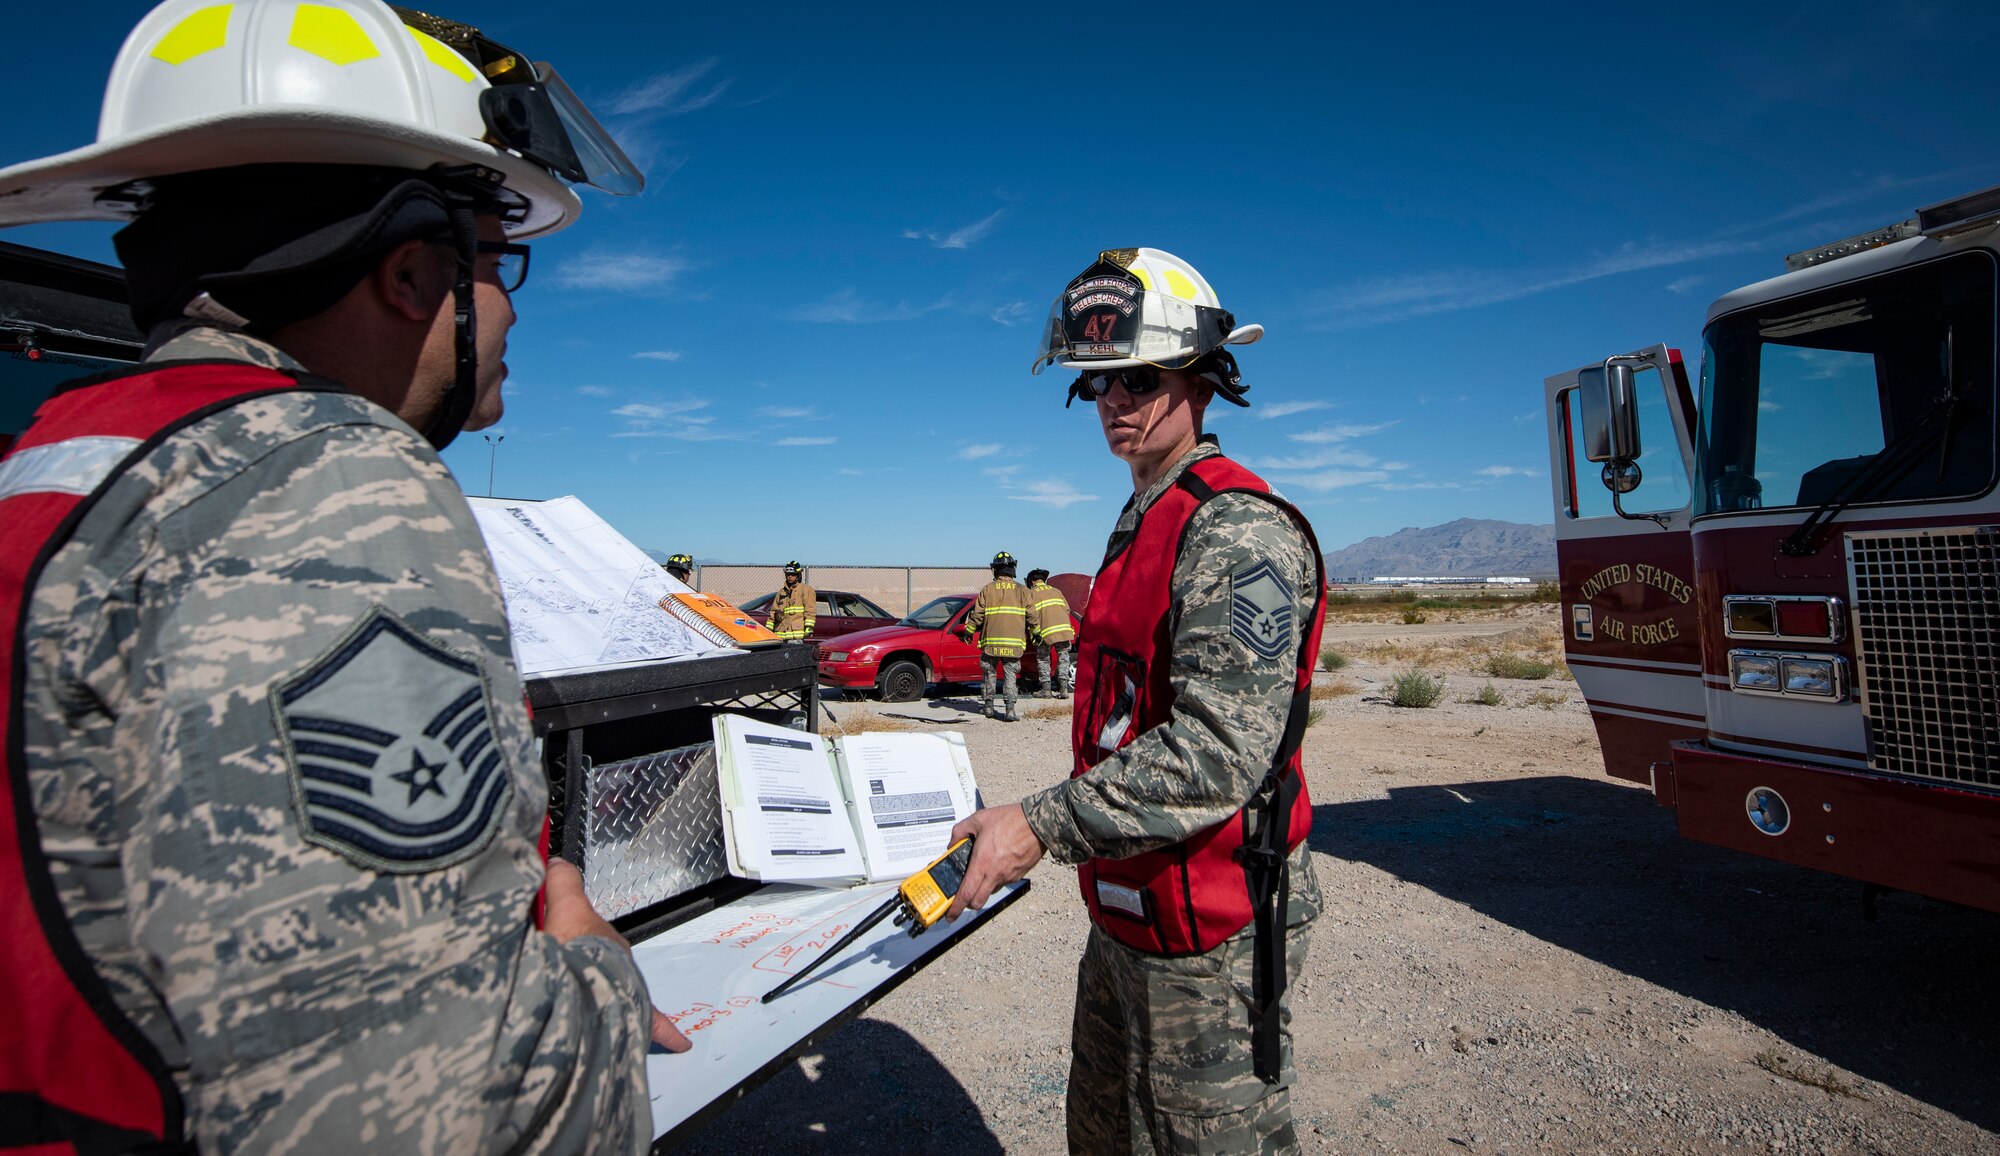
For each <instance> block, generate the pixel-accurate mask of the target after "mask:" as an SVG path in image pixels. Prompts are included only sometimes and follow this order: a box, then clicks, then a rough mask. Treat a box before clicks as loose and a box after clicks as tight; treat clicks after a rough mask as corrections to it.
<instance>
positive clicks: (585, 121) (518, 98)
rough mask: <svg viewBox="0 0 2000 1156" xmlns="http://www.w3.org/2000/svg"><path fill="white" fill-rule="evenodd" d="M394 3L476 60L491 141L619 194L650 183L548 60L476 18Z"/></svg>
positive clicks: (408, 20) (413, 23) (412, 21)
mask: <svg viewBox="0 0 2000 1156" xmlns="http://www.w3.org/2000/svg"><path fill="white" fill-rule="evenodd" d="M395 11H396V14H397V15H398V16H400V17H401V18H402V20H403V22H404V23H405V24H408V25H409V26H410V27H412V28H416V29H419V30H420V31H422V32H423V33H425V34H426V35H428V36H431V37H433V38H435V39H436V40H438V41H440V42H441V43H443V44H446V45H448V46H450V47H451V48H452V49H454V50H456V51H457V52H458V53H459V54H460V55H462V56H464V57H465V58H466V59H467V60H469V61H471V62H472V64H473V65H474V66H475V67H477V68H478V69H479V71H480V73H481V74H483V75H484V76H485V77H486V79H487V81H488V83H490V84H491V85H492V87H491V88H489V89H487V90H486V91H484V92H482V93H480V94H479V112H480V116H481V117H483V118H484V119H485V121H486V132H487V136H488V138H489V139H490V141H491V143H493V144H494V145H496V146H498V147H500V148H504V149H511V150H513V151H514V152H517V153H519V154H521V155H522V156H523V157H526V158H527V159H529V160H531V161H533V162H535V163H536V164H538V165H541V166H542V167H544V168H546V169H548V170H549V171H551V172H553V173H555V174H556V175H557V176H560V177H562V178H563V179H564V180H566V181H570V182H573V183H575V184H585V185H591V186H593V187H595V188H598V189H602V190H603V191H605V192H607V193H610V194H612V195H614V196H620V197H623V196H630V195H632V194H634V193H637V192H639V191H640V190H641V189H643V188H645V187H646V178H645V175H644V174H642V173H641V172H640V171H639V168H638V166H637V165H634V164H633V163H632V160H631V158H629V157H627V156H626V155H625V150H624V149H621V148H619V147H618V142H617V141H616V140H613V139H612V136H611V134H610V133H609V132H607V131H605V129H604V126H603V125H601V124H599V123H597V118H596V117H594V116H592V115H591V113H590V109H588V108H587V107H585V106H584V103H583V99H582V98H581V97H579V96H577V95H576V93H575V91H573V90H572V89H571V88H570V86H569V85H568V84H566V83H564V82H563V78H562V77H561V76H559V75H558V74H557V73H556V70H555V69H554V68H553V67H551V66H550V65H549V64H548V63H547V62H545V61H534V62H531V61H530V60H529V59H528V58H527V57H526V56H525V55H523V54H521V53H519V52H516V51H514V50H513V49H511V48H508V47H507V46H506V45H504V44H501V43H499V42H498V41H494V40H490V39H488V38H487V37H486V35H485V34H484V33H482V32H480V31H479V29H477V28H474V27H472V26H470V25H467V24H460V23H458V22H457V21H453V20H446V19H443V18H442V17H437V16H432V15H430V14H428V13H425V12H418V11H415V10H413V9H410V8H403V7H398V8H396V9H395Z"/></svg>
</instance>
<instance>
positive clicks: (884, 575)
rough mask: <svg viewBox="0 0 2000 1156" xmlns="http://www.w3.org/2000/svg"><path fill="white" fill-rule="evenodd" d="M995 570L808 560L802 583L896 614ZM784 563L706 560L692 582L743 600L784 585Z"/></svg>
mask: <svg viewBox="0 0 2000 1156" xmlns="http://www.w3.org/2000/svg"><path fill="white" fill-rule="evenodd" d="M992 577H993V572H992V571H991V570H990V569H988V568H987V567H984V566H808V567H806V584H807V585H809V586H811V587H813V588H814V589H816V590H845V591H847V592H848V593H850V594H859V595H861V596H862V597H863V598H866V599H868V600H869V601H870V602H873V603H874V604H875V605H877V606H880V607H881V608H882V609H884V610H887V611H888V612H889V613H891V614H894V615H897V616H898V617H900V616H902V615H905V614H908V613H909V612H910V611H912V610H915V609H916V608H917V607H919V606H922V605H923V604H924V603H926V602H929V601H930V600H931V599H933V598H936V597H939V596H940V595H944V594H966V593H970V592H973V591H976V590H978V589H979V588H980V587H981V586H984V585H986V583H987V582H988V581H990V580H991V579H992ZM784 582H785V568H784V566H783V565H782V564H780V565H775V566H752V565H743V566H739V565H733V564H731V565H723V564H716V565H708V566H699V567H696V569H695V575H694V588H695V589H696V590H700V591H703V592H704V593H708V594H713V595H715V596H716V597H718V598H721V599H723V600H725V601H727V602H729V603H731V604H732V605H736V606H741V605H742V604H743V603H745V602H748V601H750V600H751V599H753V598H759V597H762V596H763V595H766V594H770V593H773V592H774V591H776V590H777V589H778V587H780V586H782V585H784Z"/></svg>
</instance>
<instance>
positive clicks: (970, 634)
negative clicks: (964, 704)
mask: <svg viewBox="0 0 2000 1156" xmlns="http://www.w3.org/2000/svg"><path fill="white" fill-rule="evenodd" d="M1018 565H1019V563H1018V562H1016V561H1015V559H1014V556H1013V555H1012V554H1009V553H1008V552H1007V551H1005V550H1002V551H1000V552H999V553H998V554H995V555H993V581H991V582H988V583H987V584H986V585H985V586H982V587H980V590H979V595H978V596H977V597H976V598H974V599H973V600H972V609H971V610H969V611H967V612H966V615H965V622H964V624H963V627H962V629H963V630H964V631H965V637H966V638H968V639H974V640H977V642H978V643H979V709H980V710H981V711H982V712H984V713H985V714H987V715H991V716H992V717H993V718H997V719H1001V720H1004V721H1006V722H1020V721H1021V713H1020V711H1019V710H1017V709H1015V704H1016V702H1017V697H1016V688H1017V687H1018V685H1019V680H1020V674H1021V655H1023V654H1025V653H1026V652H1027V649H1028V591H1027V588H1026V587H1024V586H1022V585H1021V584H1020V583H1018V582H1016V581H1014V571H1015V569H1016V567H1017V566H1018ZM996 675H997V676H998V677H997V679H996ZM996 681H997V682H998V683H999V690H1000V696H1001V699H1002V701H1004V702H1005V703H1006V705H1007V711H1006V713H1005V714H994V712H993V691H994V683H995V682H996Z"/></svg>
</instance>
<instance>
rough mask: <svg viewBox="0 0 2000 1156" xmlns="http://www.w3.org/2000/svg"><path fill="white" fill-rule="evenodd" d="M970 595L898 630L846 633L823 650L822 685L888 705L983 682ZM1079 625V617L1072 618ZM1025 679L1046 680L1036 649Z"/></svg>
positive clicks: (929, 607)
mask: <svg viewBox="0 0 2000 1156" xmlns="http://www.w3.org/2000/svg"><path fill="white" fill-rule="evenodd" d="M972 598H973V596H972V595H970V594H947V595H946V596H944V597H943V598H933V599H931V600H930V601H929V602H926V603H924V604H923V605H922V606H919V607H918V608H917V609H915V610H913V611H911V612H910V614H909V615H908V616H907V617H904V618H902V619H900V620H898V621H897V622H896V624H895V625H893V626H878V627H876V628H875V629H873V630H859V631H856V632H855V633H853V634H846V635H842V636H841V637H839V638H837V639H834V640H833V641H831V642H823V643H821V644H820V647H819V681H820V683H821V684H822V685H825V686H836V687H839V688H840V689H842V690H873V691H875V692H877V693H878V694H880V695H881V696H882V701H883V702H915V701H916V700H917V699H920V698H922V697H923V696H924V690H925V689H926V688H927V687H929V686H931V685H932V684H934V683H940V682H973V683H976V682H978V681H979V648H978V647H976V646H974V645H972V644H971V643H970V642H967V641H966V640H965V634H964V633H963V623H964V622H965V612H966V610H967V609H968V608H970V607H971V605H972ZM1070 621H1071V622H1072V623H1074V622H1075V621H1076V615H1074V614H1072V615H1070ZM1021 676H1022V677H1023V678H1024V679H1027V678H1035V679H1039V678H1040V677H1041V674H1040V672H1039V671H1038V670H1037V669H1036V663H1035V650H1034V647H1032V646H1031V647H1029V648H1028V654H1027V656H1026V657H1025V658H1023V659H1022V660H1021Z"/></svg>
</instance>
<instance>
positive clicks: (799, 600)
mask: <svg viewBox="0 0 2000 1156" xmlns="http://www.w3.org/2000/svg"><path fill="white" fill-rule="evenodd" d="M805 573H806V568H805V567H804V566H801V565H799V564H798V563H797V562H787V563H785V584H784V585H783V586H781V587H779V588H778V592H777V593H776V594H773V595H771V610H770V613H768V614H766V615H765V616H764V629H766V630H768V631H770V632H771V633H773V634H775V635H777V636H778V637H779V638H782V639H784V640H785V641H787V642H804V641H805V640H806V639H808V638H810V637H812V632H813V603H814V602H815V601H817V600H818V598H819V594H818V592H817V591H815V590H814V589H813V588H812V587H810V586H808V585H806V583H805Z"/></svg>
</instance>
